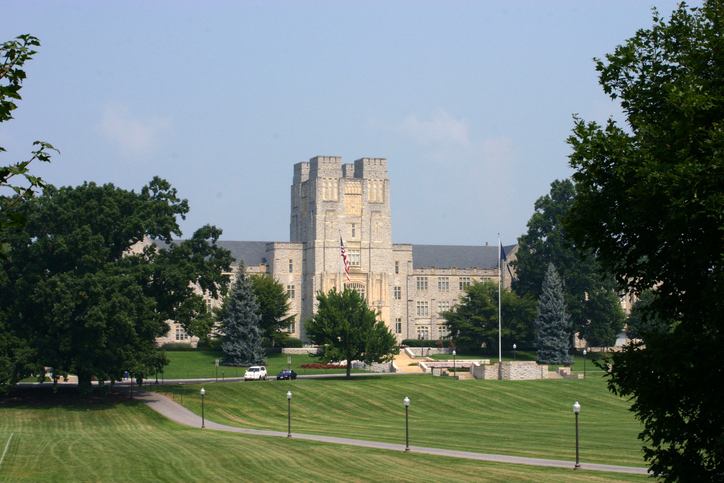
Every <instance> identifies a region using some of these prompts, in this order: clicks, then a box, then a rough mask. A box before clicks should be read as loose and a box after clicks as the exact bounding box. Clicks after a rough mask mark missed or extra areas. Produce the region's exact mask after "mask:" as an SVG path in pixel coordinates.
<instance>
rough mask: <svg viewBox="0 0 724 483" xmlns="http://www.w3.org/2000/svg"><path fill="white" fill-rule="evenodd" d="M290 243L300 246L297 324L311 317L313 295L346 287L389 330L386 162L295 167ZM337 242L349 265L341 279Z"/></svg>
mask: <svg viewBox="0 0 724 483" xmlns="http://www.w3.org/2000/svg"><path fill="white" fill-rule="evenodd" d="M291 201H292V209H291V223H290V242H291V243H297V244H299V243H301V244H302V254H301V256H302V260H301V265H302V266H301V272H302V274H301V275H302V283H301V288H302V290H301V292H302V293H301V294H300V295H301V298H302V300H301V309H302V310H301V314H300V315H301V320H305V319H306V318H308V317H311V316H312V313H313V309H314V304H316V293H317V292H318V291H320V290H321V291H323V292H328V291H329V290H331V289H332V288H333V287H336V288H337V290H343V289H344V286H345V285H351V286H352V287H353V288H355V289H357V291H359V292H360V294H362V295H363V296H364V297H365V298H366V299H367V303H368V304H369V306H370V307H371V308H374V309H376V310H378V311H379V312H380V314H381V319H382V320H384V321H385V323H386V324H387V325H388V326H389V325H390V322H391V320H390V315H391V314H390V300H389V299H390V293H391V290H392V287H391V284H392V280H391V279H390V274H392V273H393V253H392V235H391V228H390V182H389V180H388V179H387V160H386V159H384V158H362V159H358V160H356V161H355V162H354V164H342V158H340V157H336V156H317V157H315V158H312V159H310V160H309V162H305V163H297V164H296V165H295V166H294V180H293V184H292V193H291ZM340 237H341V238H342V240H344V246H345V248H346V250H347V254H348V257H349V261H350V271H349V272H350V273H349V276H350V279H351V282H347V278H346V276H345V274H344V267H343V264H342V257H341V254H340V249H341V247H340Z"/></svg>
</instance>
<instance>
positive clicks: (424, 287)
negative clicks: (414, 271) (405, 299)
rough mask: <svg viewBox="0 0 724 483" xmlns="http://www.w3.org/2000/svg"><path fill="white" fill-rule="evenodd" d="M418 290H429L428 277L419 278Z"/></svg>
mask: <svg viewBox="0 0 724 483" xmlns="http://www.w3.org/2000/svg"><path fill="white" fill-rule="evenodd" d="M417 290H427V277H417Z"/></svg>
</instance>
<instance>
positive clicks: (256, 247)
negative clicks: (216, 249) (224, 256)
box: [216, 240, 271, 265]
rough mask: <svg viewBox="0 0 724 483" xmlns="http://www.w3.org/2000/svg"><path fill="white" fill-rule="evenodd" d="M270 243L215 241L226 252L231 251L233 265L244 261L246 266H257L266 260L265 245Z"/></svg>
mask: <svg viewBox="0 0 724 483" xmlns="http://www.w3.org/2000/svg"><path fill="white" fill-rule="evenodd" d="M267 243H271V242H265V241H264V242H256V241H221V240H219V241H217V242H216V244H217V245H218V246H220V247H222V248H226V249H227V250H231V256H232V257H234V258H235V259H236V262H235V263H240V262H241V260H244V263H245V264H246V265H259V264H260V263H264V262H265V261H267V262H268V260H266V257H267V254H266V245H267Z"/></svg>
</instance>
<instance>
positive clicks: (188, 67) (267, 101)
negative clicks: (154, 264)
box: [0, 0, 701, 245]
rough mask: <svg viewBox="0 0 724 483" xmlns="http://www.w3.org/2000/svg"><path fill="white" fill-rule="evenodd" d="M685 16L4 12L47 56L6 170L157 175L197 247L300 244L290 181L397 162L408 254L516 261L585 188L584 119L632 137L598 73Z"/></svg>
mask: <svg viewBox="0 0 724 483" xmlns="http://www.w3.org/2000/svg"><path fill="white" fill-rule="evenodd" d="M700 3H701V2H692V3H691V4H693V5H697V4H700ZM675 5H676V2H674V1H662V0H640V1H638V0H626V1H611V0H606V1H604V0H600V1H589V0H586V1H580V0H577V1H477V2H464V1H434V2H432V1H420V2H412V1H404V2H403V1H364V2H363V1H348V2H344V1H329V2H326V1H324V2H322V1H298V0H295V1H289V2H275V1H263V2H261V1H259V2H256V1H247V2H232V1H216V2H202V1H193V2H191V1H183V2H176V1H174V2H172V1H162V2H161V1H157V2H153V1H144V2H132V1H131V2H129V1H123V2H104V1H100V2H90V1H85V2H72V1H64V2H49V1H48V2H35V1H25V0H23V1H6V0H0V12H2V14H1V15H0V41H6V40H10V39H12V38H14V37H16V36H17V35H20V34H24V33H29V34H32V35H34V36H36V37H38V38H39V39H40V41H41V47H40V48H39V52H38V54H37V55H36V57H35V58H34V59H33V60H32V61H31V62H30V63H29V64H27V65H26V72H27V75H28V78H27V80H26V82H25V83H24V85H23V89H22V91H21V95H22V97H23V100H22V101H21V102H20V104H19V108H18V109H17V110H16V111H15V119H13V120H11V121H8V122H5V123H2V124H0V146H3V147H5V148H6V149H7V151H8V152H7V153H4V154H2V155H0V164H2V165H7V164H10V163H11V162H15V161H18V160H22V159H27V158H28V157H29V153H30V151H31V148H32V147H31V145H32V142H33V141H35V140H43V141H47V142H50V143H51V144H53V145H54V146H55V147H56V148H58V149H59V150H60V151H61V153H62V154H61V155H56V156H54V157H53V162H52V164H49V165H40V164H38V165H35V166H32V170H33V172H34V173H37V174H39V175H41V176H43V177H44V178H45V179H46V180H47V181H48V182H50V183H52V184H54V185H56V186H61V185H74V186H75V185H78V184H81V183H82V182H83V181H86V180H87V181H95V182H96V183H99V184H103V183H114V184H115V185H116V186H119V187H122V188H125V189H135V190H139V189H140V188H141V187H142V186H143V185H145V184H146V183H148V181H149V180H150V179H151V178H152V177H153V176H155V175H158V176H161V177H163V178H165V179H167V180H169V181H170V182H171V184H172V185H173V186H174V187H176V188H177V189H178V191H179V194H180V196H181V197H182V198H187V199H188V200H189V203H190V206H191V212H190V213H189V216H188V217H187V220H186V221H184V222H182V229H183V230H184V235H185V236H190V235H191V233H192V232H193V230H195V229H196V228H198V227H200V226H202V225H204V224H206V223H211V224H214V225H216V226H218V227H220V228H222V229H223V230H224V235H223V239H225V240H249V241H288V240H289V214H290V213H289V212H290V186H291V183H292V175H293V165H294V164H295V163H298V162H300V161H308V160H309V158H311V157H314V156H317V155H326V156H341V157H342V161H343V162H345V163H351V162H353V161H354V160H355V159H358V158H362V157H380V158H387V169H388V174H389V179H390V185H391V188H390V192H391V206H392V223H393V225H392V239H393V242H395V243H414V244H450V245H483V244H485V242H490V244H494V243H495V241H496V238H497V233H500V234H501V238H502V241H503V243H505V244H511V243H515V241H516V239H517V238H518V237H519V236H520V235H521V234H523V233H524V232H525V231H526V223H527V222H528V220H529V219H530V217H531V215H532V214H533V204H534V203H535V200H536V199H538V198H539V197H540V196H543V195H545V194H547V193H548V192H549V189H550V183H551V182H552V181H553V180H555V179H560V178H566V177H568V176H570V174H571V170H570V169H569V168H568V158H567V156H568V154H569V153H570V148H569V147H568V145H567V144H566V138H567V137H568V136H569V134H570V132H571V128H572V127H573V120H572V115H573V114H575V113H577V114H579V115H580V116H581V117H582V118H584V119H585V120H589V121H598V122H604V121H605V120H606V119H608V117H610V116H613V117H614V118H615V119H621V116H620V110H619V108H618V105H617V104H615V103H614V102H613V101H611V100H610V99H609V98H608V97H607V96H606V95H605V94H604V93H603V91H602V90H601V88H600V86H599V85H598V77H597V75H596V74H597V73H596V70H595V66H594V63H593V61H592V59H593V58H594V57H603V56H604V55H605V54H606V53H609V52H612V51H613V49H614V48H615V47H616V46H617V45H619V44H621V43H623V42H624V41H625V40H626V39H627V38H629V37H631V36H633V35H634V33H635V32H636V30H637V29H640V28H648V27H650V26H651V25H652V21H651V18H652V13H651V8H652V7H654V6H656V7H657V8H658V9H659V11H660V12H661V13H662V14H665V15H666V16H668V15H669V14H670V13H671V11H672V10H673V9H674V8H675Z"/></svg>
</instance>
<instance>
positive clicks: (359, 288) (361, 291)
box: [347, 282, 365, 298]
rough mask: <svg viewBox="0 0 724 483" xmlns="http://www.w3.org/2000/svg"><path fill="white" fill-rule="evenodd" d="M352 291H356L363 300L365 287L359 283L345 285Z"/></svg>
mask: <svg viewBox="0 0 724 483" xmlns="http://www.w3.org/2000/svg"><path fill="white" fill-rule="evenodd" d="M347 286H348V287H349V288H351V289H352V290H356V291H357V293H358V294H359V296H360V297H362V298H365V286H364V285H363V284H361V283H354V282H353V283H350V284H347Z"/></svg>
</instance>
